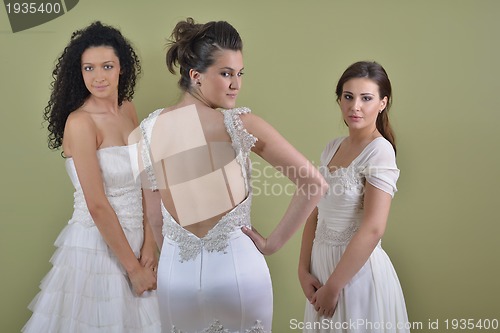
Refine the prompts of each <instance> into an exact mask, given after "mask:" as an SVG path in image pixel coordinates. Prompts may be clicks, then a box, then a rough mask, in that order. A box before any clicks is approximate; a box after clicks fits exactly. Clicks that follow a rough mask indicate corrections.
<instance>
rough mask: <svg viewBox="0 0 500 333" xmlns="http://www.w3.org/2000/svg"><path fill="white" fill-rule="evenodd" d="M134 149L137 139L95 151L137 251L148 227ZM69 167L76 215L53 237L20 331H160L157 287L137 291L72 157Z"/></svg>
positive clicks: (108, 190)
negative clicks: (95, 215) (98, 221)
mask: <svg viewBox="0 0 500 333" xmlns="http://www.w3.org/2000/svg"><path fill="white" fill-rule="evenodd" d="M130 150H131V151H130ZM134 151H137V148H136V145H132V146H118V147H108V148H103V149H100V150H98V151H97V157H98V159H99V164H100V167H101V171H102V177H103V180H104V187H105V191H106V196H107V198H108V200H109V202H110V204H111V206H112V207H113V209H114V210H115V212H116V215H117V216H118V219H119V221H120V224H121V226H122V228H123V231H124V232H125V235H126V237H127V240H128V242H129V244H130V246H131V247H132V250H133V251H134V253H135V255H136V256H137V257H139V255H140V250H141V247H142V243H143V239H144V232H143V212H142V193H141V184H140V182H139V181H136V179H135V178H134V174H133V171H132V167H131V163H130V156H131V155H129V153H130V154H132V156H134V155H136V154H137V153H136V152H134ZM66 170H67V172H68V174H69V177H70V178H71V181H72V183H73V185H74V187H75V192H74V212H73V216H72V218H71V219H70V220H69V222H68V225H67V226H66V227H65V228H64V229H63V230H62V232H61V233H60V234H59V237H58V238H57V240H56V242H55V245H56V246H57V250H56V252H55V253H54V255H53V257H52V259H51V263H52V265H53V267H52V268H51V270H50V271H49V273H48V274H47V275H46V276H45V278H44V279H43V281H42V283H41V285H40V289H41V291H40V292H39V293H38V295H37V296H36V297H35V299H34V300H33V301H32V302H31V304H30V306H29V308H30V309H31V310H32V311H33V315H32V316H31V318H30V320H29V321H28V322H27V323H26V325H25V326H24V328H23V330H22V331H23V332H40V333H145V332H148V333H158V332H161V327H160V317H159V311H158V301H157V296H156V292H154V291H153V292H145V293H144V294H143V295H142V296H136V295H135V294H134V293H133V291H132V289H131V285H130V281H129V279H128V277H127V275H126V272H125V270H124V268H123V267H122V265H121V264H120V263H119V261H118V259H117V258H116V257H115V255H114V254H113V253H112V251H111V250H110V249H109V247H108V246H107V244H106V242H105V241H104V239H103V238H102V236H101V234H100V232H99V230H98V229H97V227H96V225H95V224H94V221H93V220H92V217H91V216H90V213H89V211H88V209H87V205H86V203H85V198H84V196H83V191H82V188H81V186H80V182H79V180H78V175H77V173H76V169H75V165H74V163H73V160H72V159H71V158H68V159H67V160H66Z"/></svg>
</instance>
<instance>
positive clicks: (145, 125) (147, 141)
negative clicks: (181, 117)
mask: <svg viewBox="0 0 500 333" xmlns="http://www.w3.org/2000/svg"><path fill="white" fill-rule="evenodd" d="M162 110H163V109H158V110H156V111H154V112H152V113H150V114H149V116H148V117H147V118H146V119H144V120H143V121H142V122H141V124H140V128H141V134H142V141H143V142H142V150H141V156H142V163H144V170H145V171H146V175H147V177H148V181H149V185H150V186H148V187H149V188H151V190H153V191H158V182H157V180H156V177H155V173H154V169H153V161H152V159H151V135H152V133H153V127H154V124H155V122H156V118H158V115H159V114H160V112H161V111H162Z"/></svg>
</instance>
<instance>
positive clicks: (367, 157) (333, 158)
mask: <svg viewBox="0 0 500 333" xmlns="http://www.w3.org/2000/svg"><path fill="white" fill-rule="evenodd" d="M336 94H337V101H338V103H339V105H340V110H341V112H342V116H343V119H344V122H345V123H346V125H347V126H348V128H349V135H348V136H347V137H341V138H337V139H334V140H333V141H331V142H330V143H328V145H327V146H326V148H325V149H324V151H323V153H322V155H321V170H322V173H323V175H324V177H325V179H326V180H327V182H328V183H329V186H330V188H329V191H328V193H327V195H325V196H324V197H323V198H322V199H321V201H320V202H319V204H318V206H317V208H316V209H314V211H313V212H312V214H311V215H310V216H309V218H308V220H307V222H306V226H305V228H304V233H303V236H302V249H301V254H300V262H299V279H300V282H301V285H302V289H303V291H304V294H305V296H306V297H307V299H308V303H307V304H306V310H305V319H304V332H387V331H390V332H406V331H407V321H408V318H407V314H406V307H405V302H404V297H403V293H402V290H401V286H400V284H399V280H398V277H397V275H396V272H395V271H394V268H393V266H392V264H391V262H390V260H389V258H388V257H387V254H386V253H385V252H384V250H383V249H382V247H381V238H382V236H383V234H384V231H385V227H386V224H387V218H388V215H389V209H390V206H391V200H392V197H393V196H394V193H395V192H396V181H397V179H398V177H399V169H398V168H397V166H396V159H395V156H396V144H395V141H394V134H393V132H392V129H391V126H390V123H389V115H388V113H389V107H390V104H391V83H390V81H389V77H388V76H387V73H386V71H385V70H384V68H383V67H382V66H381V65H379V64H378V63H376V62H367V61H362V62H357V63H354V64H352V65H351V66H349V68H347V69H346V71H345V72H344V73H343V75H342V76H341V78H340V79H339V82H338V84H337V89H336ZM325 318H332V320H326V321H323V320H324V319H325ZM325 323H326V324H325Z"/></svg>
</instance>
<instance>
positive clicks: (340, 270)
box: [311, 182, 392, 317]
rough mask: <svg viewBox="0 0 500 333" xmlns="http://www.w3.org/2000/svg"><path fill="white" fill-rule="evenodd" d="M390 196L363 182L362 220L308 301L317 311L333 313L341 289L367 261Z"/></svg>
mask: <svg viewBox="0 0 500 333" xmlns="http://www.w3.org/2000/svg"><path fill="white" fill-rule="evenodd" d="M391 200H392V196H391V195H390V194H388V193H386V192H384V191H382V190H380V189H378V188H376V187H375V186H373V185H371V184H370V183H369V182H366V185H365V194H364V204H363V206H364V213H363V218H362V221H361V224H360V226H359V229H358V231H357V232H356V233H355V234H354V236H353V237H352V239H351V241H350V242H349V244H348V245H347V247H346V250H345V252H344V254H343V255H342V257H341V258H340V261H339V263H338V264H337V266H336V267H335V270H334V271H333V273H332V274H331V275H330V277H329V278H328V280H327V282H326V283H325V284H324V286H323V287H321V288H320V289H319V290H318V291H317V292H316V294H315V295H314V296H313V299H312V300H311V303H313V304H314V307H315V309H316V311H318V310H319V312H320V313H322V311H325V313H326V314H327V315H326V316H327V317H331V316H333V313H334V311H335V308H336V306H337V300H338V296H339V294H340V291H341V290H342V289H343V288H344V286H345V285H346V284H347V283H348V282H349V281H350V280H351V279H352V278H353V277H354V275H356V273H357V272H359V270H360V269H361V268H362V267H363V265H364V264H365V263H366V262H367V261H368V258H369V257H370V255H371V254H372V252H373V250H374V249H375V247H376V246H377V244H378V242H379V241H380V239H381V238H382V236H383V235H384V231H385V227H386V224H387V218H388V217H389V210H390V207H391Z"/></svg>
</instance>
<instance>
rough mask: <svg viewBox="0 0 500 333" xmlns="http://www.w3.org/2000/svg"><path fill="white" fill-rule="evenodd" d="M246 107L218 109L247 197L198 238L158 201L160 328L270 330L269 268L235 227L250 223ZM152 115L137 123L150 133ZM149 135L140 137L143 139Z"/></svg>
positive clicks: (202, 332) (181, 331)
mask: <svg viewBox="0 0 500 333" xmlns="http://www.w3.org/2000/svg"><path fill="white" fill-rule="evenodd" d="M248 112H250V110H249V109H247V108H242V109H233V110H224V111H223V114H224V123H225V125H226V130H227V132H228V134H229V136H230V137H231V141H232V146H233V148H234V150H235V154H236V161H237V162H238V165H239V167H240V168H241V172H242V174H243V176H244V178H245V187H246V191H247V193H248V196H247V198H246V199H245V200H243V202H241V203H240V204H238V205H237V206H236V207H234V208H233V209H232V210H231V211H229V212H228V213H226V214H225V215H224V216H223V217H222V218H221V219H220V220H219V221H218V223H217V224H216V225H215V226H214V227H213V228H212V229H211V230H210V231H209V232H208V234H207V235H206V236H204V237H203V238H198V237H197V236H195V235H194V234H192V233H191V232H189V231H187V230H186V229H184V228H183V227H181V226H180V225H179V224H178V223H177V222H176V221H175V220H174V219H173V217H172V216H171V215H170V214H169V213H168V211H167V210H166V209H165V207H164V206H163V205H162V212H163V223H164V224H163V234H164V236H165V238H164V243H163V248H162V251H161V256H160V264H159V268H158V298H159V304H160V316H161V320H162V327H163V332H174V333H216V332H224V333H264V332H271V328H272V315H273V295H272V284H271V277H270V274H269V269H268V267H267V264H266V261H265V259H264V256H263V255H262V254H261V253H260V252H259V251H258V249H257V248H256V247H255V245H254V244H253V242H252V240H251V239H250V238H249V237H248V236H246V235H245V234H243V232H242V231H241V227H242V226H248V227H250V226H251V223H250V206H251V200H252V192H251V188H250V186H249V184H250V181H249V180H250V179H249V177H250V175H251V166H250V160H249V158H248V155H249V153H250V149H251V147H252V146H253V145H254V144H255V142H256V141H257V138H255V137H254V136H253V135H251V134H249V133H248V132H247V131H246V130H245V129H244V128H243V125H242V121H241V119H240V114H244V113H248ZM157 116H158V112H157V111H156V112H154V113H153V114H152V115H151V116H150V117H148V118H147V120H146V121H144V122H143V123H142V124H141V127H142V130H143V133H145V135H148V133H151V127H152V126H154V119H155V117H157ZM149 139H150V138H149V137H146V141H148V142H150V140H149ZM150 144H151V142H150ZM144 151H145V152H147V151H148V150H144ZM143 160H144V161H146V162H147V161H150V160H151V158H143ZM215 164H217V163H215ZM148 167H149V165H147V164H146V169H148ZM150 182H151V183H152V184H155V182H156V179H155V178H154V177H150ZM192 204H193V205H196V202H193V203H192Z"/></svg>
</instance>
